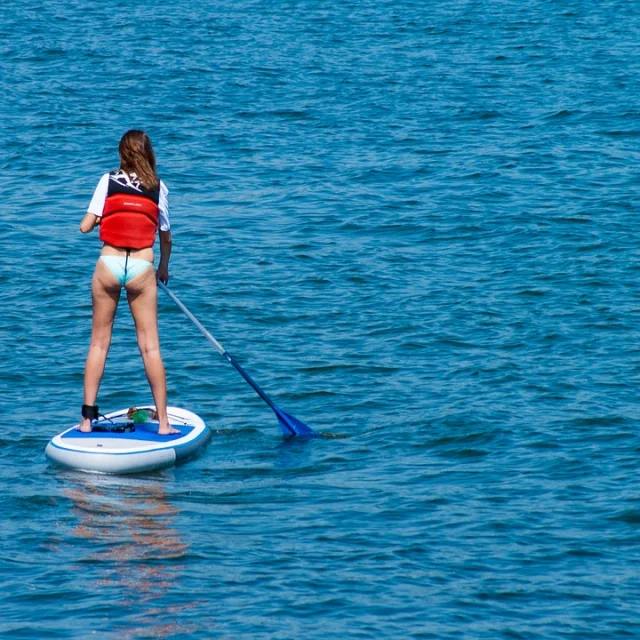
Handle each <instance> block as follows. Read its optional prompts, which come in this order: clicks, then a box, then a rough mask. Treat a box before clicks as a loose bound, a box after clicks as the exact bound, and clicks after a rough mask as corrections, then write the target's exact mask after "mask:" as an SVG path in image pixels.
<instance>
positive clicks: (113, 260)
mask: <svg viewBox="0 0 640 640" xmlns="http://www.w3.org/2000/svg"><path fill="white" fill-rule="evenodd" d="M100 260H102V261H103V262H104V263H105V264H106V265H107V268H108V269H109V271H111V273H112V274H113V275H114V277H115V278H116V280H117V281H118V282H119V283H120V286H122V287H124V285H125V284H127V282H130V281H131V280H133V279H134V278H135V277H136V276H139V275H140V274H141V273H142V272H143V271H145V270H146V269H148V268H149V267H153V263H151V262H147V261H146V260H139V259H138V258H129V256H126V257H124V258H123V257H121V256H100Z"/></svg>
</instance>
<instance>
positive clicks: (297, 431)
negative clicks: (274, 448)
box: [273, 407, 320, 438]
mask: <svg viewBox="0 0 640 640" xmlns="http://www.w3.org/2000/svg"><path fill="white" fill-rule="evenodd" d="M273 410H274V412H275V414H276V416H277V418H278V422H279V423H280V428H281V429H282V433H283V434H284V435H285V436H286V437H288V438H291V437H293V436H305V437H307V438H315V437H318V436H319V435H320V434H319V433H318V432H316V431H314V430H313V429H312V428H311V427H309V426H307V425H306V424H305V423H304V422H302V421H301V420H298V418H295V417H294V416H292V415H289V414H288V413H286V412H285V411H283V410H282V409H279V408H278V407H273Z"/></svg>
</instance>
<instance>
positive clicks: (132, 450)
mask: <svg viewBox="0 0 640 640" xmlns="http://www.w3.org/2000/svg"><path fill="white" fill-rule="evenodd" d="M138 410H139V411H143V410H147V411H149V410H151V411H153V410H155V407H153V406H144V407H138ZM128 411H129V410H128V409H121V410H120V411H114V412H112V413H109V414H107V415H106V416H104V417H103V418H101V419H100V420H97V421H94V422H93V430H92V431H91V432H90V433H83V432H82V431H78V426H79V425H76V426H75V427H71V429H67V430H66V431H63V432H62V433H59V434H58V435H57V436H54V437H53V438H52V439H51V441H50V442H49V444H48V445H47V448H46V450H45V453H46V455H47V458H49V460H50V461H51V462H53V463H55V464H57V465H60V466H62V467H67V468H69V469H77V470H79V471H89V472H93V473H116V474H125V473H140V472H142V471H154V470H157V469H164V468H165V467H170V466H172V465H174V464H178V463H180V462H184V461H185V460H188V459H190V458H193V457H195V456H197V455H198V454H199V453H200V451H201V450H202V449H203V448H204V446H205V445H206V444H207V442H208V441H209V438H210V437H211V432H210V431H209V429H208V428H207V426H206V425H205V423H204V421H203V420H202V418H200V416H198V415H196V414H195V413H192V412H191V411H187V410H186V409H179V408H178V407H168V408H167V413H168V416H169V422H170V423H171V426H172V427H173V428H174V429H178V431H179V432H180V433H177V434H172V435H168V436H162V435H158V422H157V420H147V421H145V422H138V423H135V422H133V421H132V420H131V419H130V418H128V417H127V412H128ZM138 415H140V414H138Z"/></svg>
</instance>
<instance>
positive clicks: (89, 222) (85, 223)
mask: <svg viewBox="0 0 640 640" xmlns="http://www.w3.org/2000/svg"><path fill="white" fill-rule="evenodd" d="M99 224H100V216H94V215H93V213H87V214H86V215H85V217H84V218H82V222H81V223H80V231H82V233H90V232H91V231H93V230H94V229H95V228H96V227H97V226H98V225H99Z"/></svg>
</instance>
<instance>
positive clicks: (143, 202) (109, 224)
mask: <svg viewBox="0 0 640 640" xmlns="http://www.w3.org/2000/svg"><path fill="white" fill-rule="evenodd" d="M159 199H160V190H159V189H154V190H153V191H150V190H148V189H145V188H144V187H143V186H142V185H141V184H140V181H139V180H138V179H137V178H136V177H135V175H133V176H130V175H128V174H126V173H125V172H124V171H122V170H118V171H112V172H111V173H110V174H109V187H108V191H107V197H106V199H105V202H104V209H103V211H102V221H101V222H100V240H102V242H106V243H107V244H110V245H112V246H114V247H120V248H123V249H146V248H147V247H152V246H153V243H154V241H155V238H156V230H157V228H158V219H159V217H160V209H159V208H158V201H159Z"/></svg>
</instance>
